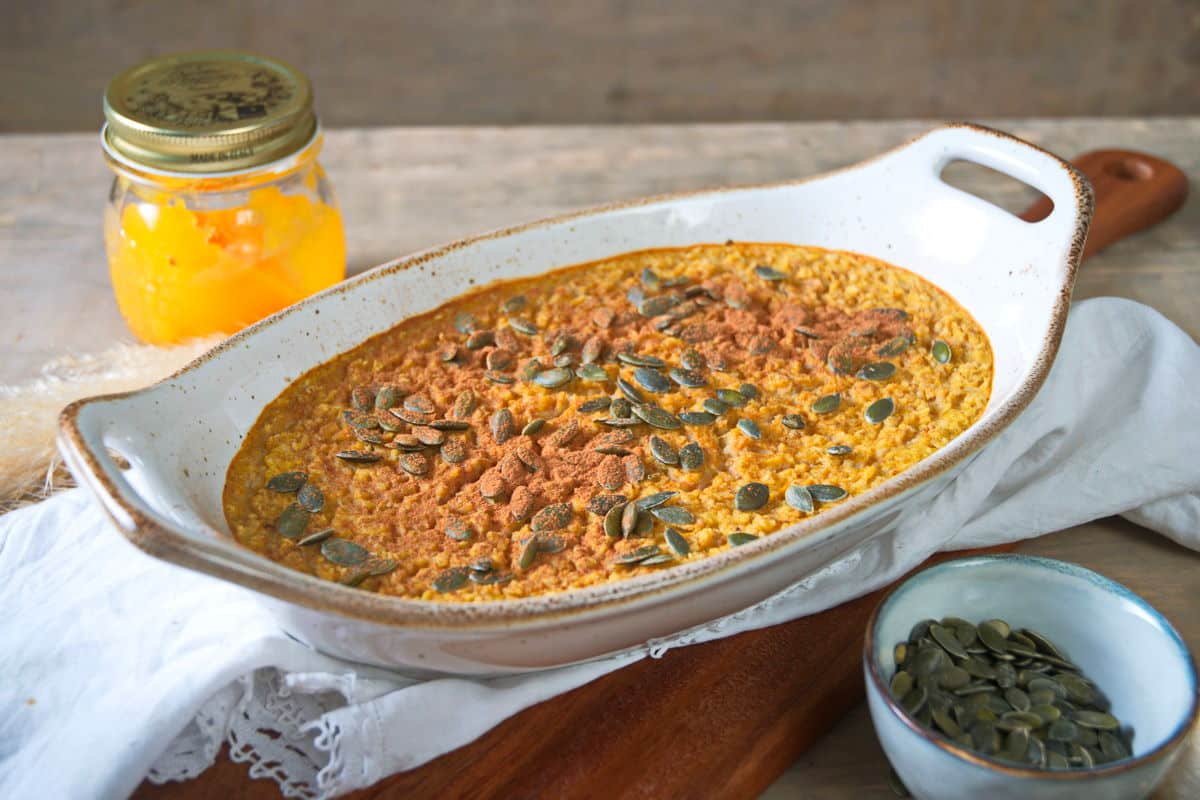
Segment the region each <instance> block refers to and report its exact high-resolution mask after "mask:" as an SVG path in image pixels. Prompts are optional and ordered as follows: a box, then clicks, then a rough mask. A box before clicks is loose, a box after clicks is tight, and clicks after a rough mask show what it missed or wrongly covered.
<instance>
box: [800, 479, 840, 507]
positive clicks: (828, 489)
mask: <svg viewBox="0 0 1200 800" xmlns="http://www.w3.org/2000/svg"><path fill="white" fill-rule="evenodd" d="M808 493H809V494H811V495H812V498H813V500H816V501H817V502H818V503H836V502H837V501H838V500H841V499H842V498H843V497H845V496H846V490H845V489H843V488H842V487H840V486H832V485H830V484H827V483H814V484H812V485H811V486H809V487H808Z"/></svg>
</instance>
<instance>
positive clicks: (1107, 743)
mask: <svg viewBox="0 0 1200 800" xmlns="http://www.w3.org/2000/svg"><path fill="white" fill-rule="evenodd" d="M1099 742H1100V752H1101V753H1103V754H1104V757H1105V758H1107V759H1108V760H1109V761H1116V760H1118V759H1121V758H1129V750H1128V749H1127V748H1126V747H1125V745H1124V743H1123V742H1121V740H1120V739H1118V738H1117V737H1116V736H1114V735H1113V734H1111V733H1109V732H1107V731H1104V732H1102V733H1101V734H1100V737H1099Z"/></svg>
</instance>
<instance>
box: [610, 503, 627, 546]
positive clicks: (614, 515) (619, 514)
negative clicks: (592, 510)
mask: <svg viewBox="0 0 1200 800" xmlns="http://www.w3.org/2000/svg"><path fill="white" fill-rule="evenodd" d="M616 496H617V497H620V496H621V495H616ZM627 505H628V504H627V503H615V504H614V505H612V506H611V507H610V508H609V509H608V511H606V512H604V535H605V536H607V537H608V538H610V539H620V538H621V536H622V534H623V531H622V530H621V520H622V519H623V518H624V516H625V508H626V506H627Z"/></svg>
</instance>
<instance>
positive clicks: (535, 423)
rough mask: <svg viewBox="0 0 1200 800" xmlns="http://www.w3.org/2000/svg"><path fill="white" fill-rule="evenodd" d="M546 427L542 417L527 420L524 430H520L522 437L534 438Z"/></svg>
mask: <svg viewBox="0 0 1200 800" xmlns="http://www.w3.org/2000/svg"><path fill="white" fill-rule="evenodd" d="M544 427H546V420H545V419H544V418H542V417H536V418H534V419H531V420H529V422H528V423H526V425H525V427H524V428H521V435H522V436H535V435H536V434H537V432H538V431H540V430H541V429H542V428H544Z"/></svg>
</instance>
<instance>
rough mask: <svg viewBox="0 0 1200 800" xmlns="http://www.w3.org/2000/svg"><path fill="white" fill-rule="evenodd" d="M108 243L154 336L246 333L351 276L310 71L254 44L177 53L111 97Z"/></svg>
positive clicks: (129, 296)
mask: <svg viewBox="0 0 1200 800" xmlns="http://www.w3.org/2000/svg"><path fill="white" fill-rule="evenodd" d="M104 110H105V116H106V118H107V124H106V125H105V128H104V133H103V137H102V139H103V144H104V150H105V154H106V157H107V159H108V162H109V164H110V166H112V168H113V171H114V172H115V173H116V176H115V178H114V181H113V187H112V191H111V192H110V195H109V202H108V208H107V210H106V213H105V246H106V250H107V252H108V260H109V268H110V273H111V276H112V284H113V291H114V293H115V294H116V299H117V305H118V306H119V308H120V310H121V314H122V315H123V316H124V317H125V320H126V321H127V322H128V323H129V327H130V328H131V329H132V330H133V332H134V333H135V334H137V336H138V337H139V338H140V339H142V340H143V341H146V342H151V343H155V344H166V343H171V342H179V341H183V340H186V339H191V338H195V337H199V336H206V335H209V334H214V333H224V334H229V333H234V332H236V331H238V330H240V329H241V328H243V327H245V326H247V325H249V324H251V323H253V322H255V321H257V320H259V319H262V318H263V317H265V316H267V315H268V314H271V313H273V312H275V311H278V310H279V309H281V308H284V307H285V306H288V305H291V304H292V303H294V302H296V301H298V300H300V299H303V298H304V297H307V296H308V295H310V294H313V293H314V292H317V291H320V290H321V289H324V288H326V287H328V286H330V285H332V284H334V283H337V282H338V281H340V280H341V279H342V278H343V277H345V271H346V245H345V236H344V233H343V229H342V219H341V215H340V213H339V212H338V209H337V205H336V202H335V200H334V196H333V189H332V187H331V186H330V184H329V181H328V179H327V178H326V176H325V173H324V171H323V170H322V169H321V166H320V164H319V163H318V161H317V155H318V153H319V152H320V149H321V136H320V130H319V127H318V125H317V120H316V116H315V114H314V113H313V108H312V91H311V88H310V87H309V83H308V81H307V79H305V78H304V76H303V75H302V74H300V73H299V72H298V71H296V70H295V69H293V68H292V67H290V66H288V65H286V64H283V63H282V62H278V61H274V60H271V59H265V58H261V57H259V56H253V55H249V54H245V53H233V52H210V53H192V54H187V55H181V56H170V57H167V58H161V59H156V60H154V61H150V62H147V63H145V64H141V65H138V66H136V67H134V68H132V69H130V70H128V71H126V72H124V73H122V74H121V75H119V76H117V77H116V78H115V79H114V80H113V81H112V83H111V84H110V85H109V87H108V90H107V92H106V93H105V98H104Z"/></svg>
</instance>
